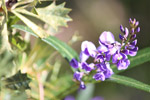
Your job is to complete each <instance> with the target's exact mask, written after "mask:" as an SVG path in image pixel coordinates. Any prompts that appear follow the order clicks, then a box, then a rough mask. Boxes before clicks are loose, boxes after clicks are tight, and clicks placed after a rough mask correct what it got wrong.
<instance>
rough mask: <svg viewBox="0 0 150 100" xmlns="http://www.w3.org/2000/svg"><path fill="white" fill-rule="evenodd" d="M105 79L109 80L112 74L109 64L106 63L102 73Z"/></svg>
mask: <svg viewBox="0 0 150 100" xmlns="http://www.w3.org/2000/svg"><path fill="white" fill-rule="evenodd" d="M103 73H104V75H105V78H110V77H111V75H112V74H114V72H113V70H112V69H111V68H110V64H109V63H106V70H105V71H104V72H103Z"/></svg>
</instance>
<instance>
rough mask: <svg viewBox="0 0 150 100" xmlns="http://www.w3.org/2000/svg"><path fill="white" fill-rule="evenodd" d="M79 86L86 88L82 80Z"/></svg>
mask: <svg viewBox="0 0 150 100" xmlns="http://www.w3.org/2000/svg"><path fill="white" fill-rule="evenodd" d="M80 88H81V89H85V88H86V86H85V84H84V82H83V81H81V82H80Z"/></svg>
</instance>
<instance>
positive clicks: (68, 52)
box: [12, 25, 79, 61]
mask: <svg viewBox="0 0 150 100" xmlns="http://www.w3.org/2000/svg"><path fill="white" fill-rule="evenodd" d="M12 27H14V28H16V29H19V30H22V31H24V32H28V33H30V34H31V35H33V36H36V37H37V35H36V34H35V33H34V32H33V31H32V30H31V29H30V28H28V27H26V26H23V25H13V26H12ZM42 41H44V42H46V43H48V44H49V45H51V46H52V47H54V48H55V49H56V50H57V51H59V53H60V54H61V55H62V56H63V57H65V58H66V59H67V60H68V61H70V60H71V59H72V58H76V59H79V58H78V54H77V53H76V52H75V51H74V50H73V49H72V48H71V47H70V46H68V45H67V44H66V43H64V42H63V41H60V40H59V39H57V38H56V37H54V36H49V37H47V38H43V39H42Z"/></svg>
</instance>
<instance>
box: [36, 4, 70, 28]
mask: <svg viewBox="0 0 150 100" xmlns="http://www.w3.org/2000/svg"><path fill="white" fill-rule="evenodd" d="M64 6H65V3H63V4H60V5H56V4H55V2H53V3H52V4H51V5H49V6H47V7H45V8H37V9H36V11H37V13H38V16H39V17H40V19H41V20H43V21H44V22H45V23H48V24H49V25H50V26H51V27H52V28H54V29H55V30H58V27H59V26H67V22H68V21H71V20H72V19H71V18H70V17H69V16H68V13H69V12H70V11H71V9H68V8H65V7H64Z"/></svg>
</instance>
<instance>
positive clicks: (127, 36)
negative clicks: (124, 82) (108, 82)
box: [70, 18, 140, 89]
mask: <svg viewBox="0 0 150 100" xmlns="http://www.w3.org/2000/svg"><path fill="white" fill-rule="evenodd" d="M129 24H130V29H128V28H127V27H123V26H122V25H120V30H121V32H122V33H123V34H119V38H120V40H121V42H118V41H116V40H115V38H114V35H113V34H112V33H111V32H109V31H104V32H103V33H102V34H101V35H100V37H99V44H100V46H99V47H97V48H96V46H95V45H94V44H93V43H92V42H90V41H83V42H82V44H81V53H80V61H77V60H76V59H74V58H73V59H72V60H71V61H70V65H71V66H72V67H73V68H75V69H78V71H76V72H75V73H74V79H75V80H76V81H78V82H80V88H81V89H85V88H86V86H85V84H84V81H83V76H87V75H89V74H91V73H92V72H95V73H94V74H93V73H92V76H93V79H95V80H96V81H98V80H101V81H104V80H105V79H107V78H110V77H111V75H112V74H113V70H112V69H111V67H110V63H112V64H115V65H116V66H117V69H118V70H124V69H127V68H128V66H129V65H130V60H129V59H128V57H127V56H128V55H129V56H135V55H136V53H137V51H138V47H137V46H136V44H137V39H136V34H137V33H139V32H140V27H138V25H139V22H138V21H136V19H133V20H132V19H131V18H130V19H129ZM89 58H93V59H94V61H93V62H92V63H87V60H88V59H89Z"/></svg>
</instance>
